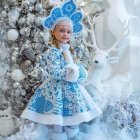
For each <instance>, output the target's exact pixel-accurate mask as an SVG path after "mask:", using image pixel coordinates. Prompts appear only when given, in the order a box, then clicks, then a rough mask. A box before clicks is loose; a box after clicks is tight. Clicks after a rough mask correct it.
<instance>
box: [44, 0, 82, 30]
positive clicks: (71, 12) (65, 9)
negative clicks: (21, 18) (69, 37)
mask: <svg viewBox="0 0 140 140" xmlns="http://www.w3.org/2000/svg"><path fill="white" fill-rule="evenodd" d="M82 18H83V14H82V12H81V11H79V10H78V6H77V4H76V3H75V2H74V0H66V1H65V2H64V4H63V5H62V6H61V7H58V6H57V7H55V8H53V9H52V10H51V12H50V15H49V16H48V17H46V18H45V19H44V21H43V26H44V28H46V29H51V30H53V29H54V27H55V25H56V24H57V23H58V22H59V21H61V20H64V19H67V20H69V21H70V22H71V23H72V25H73V27H72V28H73V33H78V32H80V31H81V30H82V28H83V27H82V23H81V21H82Z"/></svg>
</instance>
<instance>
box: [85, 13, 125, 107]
mask: <svg viewBox="0 0 140 140" xmlns="http://www.w3.org/2000/svg"><path fill="white" fill-rule="evenodd" d="M96 17H97V15H95V16H94V17H93V19H91V18H90V16H87V22H88V24H89V26H90V29H88V28H87V27H85V30H86V31H87V32H88V33H89V34H90V36H91V43H88V42H86V40H85V39H84V38H83V42H84V44H85V45H87V46H89V47H91V48H94V49H95V53H94V54H93V58H92V60H91V66H89V70H88V77H87V81H86V83H85V88H86V89H87V91H88V92H89V93H91V95H92V94H93V93H94V94H96V93H97V94H98V95H97V94H96V95H97V96H100V97H97V98H96V100H98V98H102V97H103V96H102V95H103V94H104V97H103V98H104V99H102V100H106V101H107V99H105V97H106V98H107V96H106V95H105V91H104V88H103V83H104V82H103V81H104V80H105V79H104V77H105V75H106V73H105V72H106V68H107V66H108V64H109V63H115V62H117V61H118V59H119V58H118V57H115V56H114V57H113V56H112V57H110V56H109V55H110V53H111V52H112V51H118V50H119V49H120V48H119V47H118V44H119V43H120V41H121V39H122V38H123V37H124V36H125V35H126V34H127V33H128V28H127V26H128V24H126V23H124V24H122V26H123V30H122V32H121V34H120V36H119V37H118V38H117V41H116V42H115V43H114V44H113V45H112V46H111V47H110V48H109V49H107V50H101V49H99V47H98V45H97V42H96V35H95V32H94V29H95V23H96ZM107 70H109V69H107ZM93 96H94V95H93ZM101 96H102V97H101ZM99 100H100V99H99ZM102 100H100V101H101V102H102ZM104 103H105V102H104ZM105 104H106V103H105ZM102 106H104V105H102Z"/></svg>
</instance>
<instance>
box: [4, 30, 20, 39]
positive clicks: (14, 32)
mask: <svg viewBox="0 0 140 140" xmlns="http://www.w3.org/2000/svg"><path fill="white" fill-rule="evenodd" d="M18 36H19V33H18V31H17V30H15V29H10V30H9V31H8V32H7V39H8V40H11V41H15V40H16V39H18Z"/></svg>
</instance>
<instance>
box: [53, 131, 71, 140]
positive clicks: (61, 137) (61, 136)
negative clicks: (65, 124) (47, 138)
mask: <svg viewBox="0 0 140 140" xmlns="http://www.w3.org/2000/svg"><path fill="white" fill-rule="evenodd" d="M67 139H68V138H67V134H66V133H65V132H63V133H55V132H52V135H51V140H67Z"/></svg>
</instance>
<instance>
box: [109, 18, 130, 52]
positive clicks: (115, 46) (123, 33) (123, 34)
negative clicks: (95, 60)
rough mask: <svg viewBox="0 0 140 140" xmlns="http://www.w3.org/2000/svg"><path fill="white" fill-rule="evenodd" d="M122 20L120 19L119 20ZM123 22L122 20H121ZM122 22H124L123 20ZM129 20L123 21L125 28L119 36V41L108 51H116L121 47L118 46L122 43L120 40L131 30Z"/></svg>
mask: <svg viewBox="0 0 140 140" xmlns="http://www.w3.org/2000/svg"><path fill="white" fill-rule="evenodd" d="M119 21H120V20H119ZM120 22H121V21H120ZM121 23H122V22H121ZM128 26H129V24H128V22H127V20H125V21H124V23H123V30H122V32H121V34H120V36H119V38H118V39H117V41H116V42H115V43H114V44H113V45H112V46H111V47H110V48H109V49H108V50H107V52H108V53H110V52H111V51H116V50H118V49H119V48H117V45H118V44H119V43H120V41H121V40H122V38H123V37H124V36H126V35H127V34H128V33H129V30H128Z"/></svg>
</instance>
